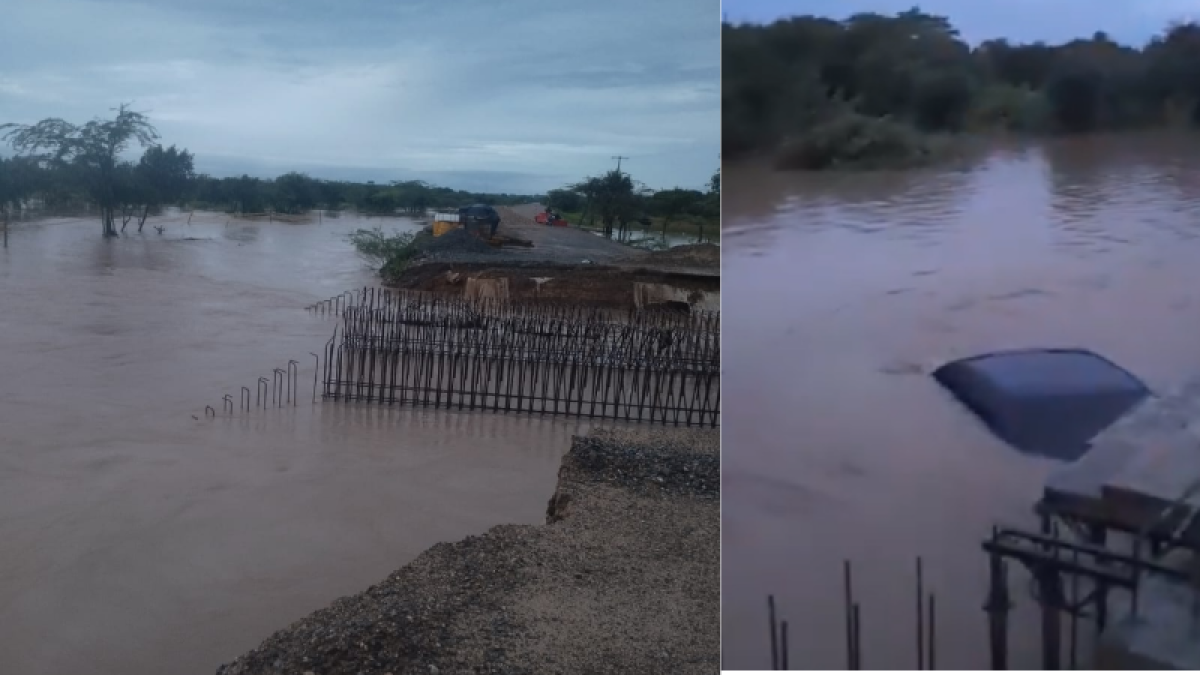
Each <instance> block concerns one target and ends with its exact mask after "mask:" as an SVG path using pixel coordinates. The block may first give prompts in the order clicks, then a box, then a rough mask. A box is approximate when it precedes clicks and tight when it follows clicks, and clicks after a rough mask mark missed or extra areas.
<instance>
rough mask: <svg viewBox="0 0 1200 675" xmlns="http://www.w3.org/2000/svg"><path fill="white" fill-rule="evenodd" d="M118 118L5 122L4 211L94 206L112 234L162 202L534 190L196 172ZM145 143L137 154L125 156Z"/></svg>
mask: <svg viewBox="0 0 1200 675" xmlns="http://www.w3.org/2000/svg"><path fill="white" fill-rule="evenodd" d="M115 113H116V114H115V116H114V117H113V118H112V119H107V120H106V119H96V120H92V121H90V122H87V123H85V124H82V125H76V124H72V123H69V122H67V121H65V120H62V119H58V118H48V119H44V120H42V121H40V122H38V123H36V124H28V125H26V124H3V125H0V139H3V140H5V141H7V142H8V143H9V144H10V145H11V146H12V148H13V150H15V151H16V154H15V155H14V156H12V157H9V158H4V157H0V217H3V218H4V219H5V220H7V219H8V218H9V217H11V215H12V214H13V213H15V212H18V211H22V210H25V209H29V208H40V209H43V210H48V211H52V212H73V211H74V212H78V211H96V212H98V213H99V216H100V222H101V227H102V232H103V234H104V235H105V236H113V235H116V234H118V233H120V232H122V231H124V230H125V228H126V227H127V226H129V225H130V224H131V222H134V221H136V224H137V229H138V231H141V229H142V227H143V226H144V225H145V223H146V219H147V217H148V216H149V215H150V214H151V213H153V212H154V211H156V210H158V209H159V208H161V207H163V206H169V205H178V206H185V205H187V206H191V207H193V208H203V209H213V210H219V211H225V212H229V213H261V212H264V211H275V212H279V213H303V212H305V211H309V210H311V209H314V208H323V209H343V208H351V209H355V210H357V211H360V212H364V213H372V214H395V213H397V212H409V213H424V212H425V210H426V209H430V208H457V207H459V206H463V205H465V204H468V203H475V202H486V203H490V204H521V203H528V202H532V201H537V200H538V197H537V196H534V195H510V194H481V193H474V192H466V191H462V190H453V189H451V188H445V187H438V186H434V185H430V184H428V183H425V182H423V181H400V182H392V183H387V184H376V183H374V182H370V181H368V182H366V183H354V182H347V181H329V180H320V179H317V178H312V177H310V176H307V175H305V174H302V173H296V172H291V173H286V174H284V175H282V176H279V177H277V178H275V179H263V178H256V177H252V176H248V175H242V176H240V177H235V178H215V177H213V176H208V175H204V174H196V172H195V163H194V159H195V158H194V156H193V155H192V153H190V152H188V151H187V150H186V149H180V148H176V147H175V146H170V147H166V148H164V147H163V146H162V145H161V144H159V142H158V141H159V135H158V131H157V130H156V129H155V128H154V126H153V125H152V124H151V123H150V120H149V119H148V118H147V117H146V116H145V115H144V114H142V113H139V112H136V111H134V110H131V109H130V108H129V106H128V105H122V106H120V107H119V108H117V109H116V111H115ZM135 147H140V148H141V149H142V155H141V157H140V158H139V159H138V160H137V161H131V160H129V159H126V157H127V154H128V151H130V150H132V149H134V148H135Z"/></svg>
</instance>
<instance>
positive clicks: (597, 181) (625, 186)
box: [571, 170, 645, 239]
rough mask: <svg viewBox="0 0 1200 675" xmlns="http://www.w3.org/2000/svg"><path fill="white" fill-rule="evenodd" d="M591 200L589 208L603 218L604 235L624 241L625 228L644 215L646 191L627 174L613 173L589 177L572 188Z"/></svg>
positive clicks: (588, 203) (601, 220)
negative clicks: (642, 206) (642, 209)
mask: <svg viewBox="0 0 1200 675" xmlns="http://www.w3.org/2000/svg"><path fill="white" fill-rule="evenodd" d="M571 189H572V190H573V191H575V192H578V193H579V194H581V195H583V196H584V197H585V198H586V199H587V208H588V210H589V211H591V212H592V213H594V214H596V215H597V216H599V218H600V222H601V223H603V225H604V236H606V237H608V238H610V239H611V238H612V236H613V233H614V232H615V233H617V235H618V238H619V239H620V238H624V235H625V227H626V226H627V225H628V223H630V222H632V221H634V220H636V219H637V218H638V216H639V215H640V211H641V201H642V198H643V197H644V196H645V188H644V187H643V186H641V185H640V184H638V183H635V182H634V180H633V179H632V178H631V177H630V176H629V174H627V173H623V172H621V171H616V170H613V171H609V172H608V173H606V174H604V175H603V176H596V177H592V178H588V179H586V180H584V181H583V182H580V183H577V184H575V185H573V186H571Z"/></svg>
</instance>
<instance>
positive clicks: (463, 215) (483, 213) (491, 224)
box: [458, 204, 500, 237]
mask: <svg viewBox="0 0 1200 675" xmlns="http://www.w3.org/2000/svg"><path fill="white" fill-rule="evenodd" d="M458 219H459V221H461V222H462V224H463V228H465V229H467V230H472V229H475V230H478V229H481V226H483V225H487V227H488V233H489V235H490V236H493V237H494V236H496V228H498V227H500V214H499V212H497V211H496V209H494V208H492V207H490V206H488V205H487V204H472V205H470V206H464V207H462V208H461V209H459V210H458Z"/></svg>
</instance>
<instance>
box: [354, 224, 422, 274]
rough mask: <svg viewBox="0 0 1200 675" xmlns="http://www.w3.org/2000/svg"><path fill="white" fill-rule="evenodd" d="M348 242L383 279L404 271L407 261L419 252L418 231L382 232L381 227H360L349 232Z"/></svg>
mask: <svg viewBox="0 0 1200 675" xmlns="http://www.w3.org/2000/svg"><path fill="white" fill-rule="evenodd" d="M350 243H351V244H353V245H354V248H356V249H358V253H359V255H361V256H362V257H364V258H366V259H367V261H368V262H370V263H371V264H372V265H374V266H378V268H379V274H380V276H382V277H383V278H384V279H394V278H396V277H398V276H399V275H400V274H401V273H403V272H404V270H405V268H407V267H408V263H409V262H410V261H411V260H412V259H413V258H414V257H416V255H417V253H419V249H418V247H417V244H418V233H416V232H397V233H395V234H392V235H387V234H384V232H383V229H382V228H376V229H374V230H366V229H360V230H356V231H354V232H352V233H351V234H350Z"/></svg>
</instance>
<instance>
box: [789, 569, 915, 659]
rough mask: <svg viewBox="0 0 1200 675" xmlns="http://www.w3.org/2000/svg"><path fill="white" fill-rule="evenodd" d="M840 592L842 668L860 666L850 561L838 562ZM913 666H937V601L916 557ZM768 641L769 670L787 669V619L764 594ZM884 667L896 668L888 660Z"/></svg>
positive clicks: (859, 626)
mask: <svg viewBox="0 0 1200 675" xmlns="http://www.w3.org/2000/svg"><path fill="white" fill-rule="evenodd" d="M842 592H843V603H844V608H845V622H846V670H862V669H863V661H862V609H861V606H860V605H859V603H858V601H857V600H856V599H855V597H854V574H853V569H852V567H851V564H850V561H849V560H847V561H845V562H844V563H843V565H842ZM916 592H917V617H916V619H917V622H916V656H917V670H937V604H936V600H935V599H934V595H933V593H926V592H925V573H924V569H923V565H922V562H921V559H920V558H917V575H916ZM767 622H768V630H769V631H770V633H769V636H768V642H769V644H770V646H771V670H790V669H791V664H790V662H789V660H790V655H789V644H788V622H787V621H781V620H780V619H779V617H778V613H777V609H776V606H775V596H774V595H768V596H767ZM886 668H888V669H894V668H897V665H896V664H888V665H887V666H886Z"/></svg>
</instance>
